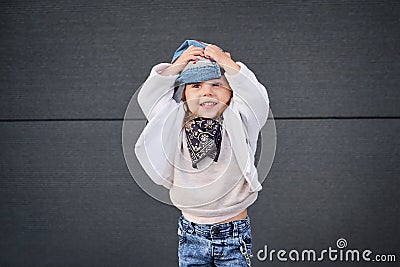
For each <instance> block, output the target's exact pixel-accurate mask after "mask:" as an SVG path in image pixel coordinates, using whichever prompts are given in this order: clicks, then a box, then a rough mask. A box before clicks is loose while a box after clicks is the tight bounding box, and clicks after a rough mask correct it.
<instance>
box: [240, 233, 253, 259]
mask: <svg viewBox="0 0 400 267" xmlns="http://www.w3.org/2000/svg"><path fill="white" fill-rule="evenodd" d="M239 240H240V252H241V253H242V255H243V257H244V258H245V259H246V263H247V266H251V260H250V259H251V258H252V257H253V253H252V246H253V244H252V240H251V235H247V234H246V235H243V236H241V237H240V238H239Z"/></svg>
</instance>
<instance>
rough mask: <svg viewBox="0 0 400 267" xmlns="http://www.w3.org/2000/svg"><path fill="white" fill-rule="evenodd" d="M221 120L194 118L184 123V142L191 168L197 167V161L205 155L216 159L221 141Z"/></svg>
mask: <svg viewBox="0 0 400 267" xmlns="http://www.w3.org/2000/svg"><path fill="white" fill-rule="evenodd" d="M221 122H222V121H221V120H217V119H205V118H195V119H193V120H191V121H189V122H187V123H186V125H185V132H186V142H187V146H188V149H189V154H190V158H191V160H192V167H193V168H196V169H197V163H198V162H199V161H201V160H202V159H204V158H205V157H210V158H213V159H214V161H215V162H217V161H218V157H219V153H220V149H221V141H222V125H221Z"/></svg>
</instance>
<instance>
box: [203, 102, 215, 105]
mask: <svg viewBox="0 0 400 267" xmlns="http://www.w3.org/2000/svg"><path fill="white" fill-rule="evenodd" d="M216 104H217V103H215V102H204V103H202V104H201V105H202V106H214V105H216Z"/></svg>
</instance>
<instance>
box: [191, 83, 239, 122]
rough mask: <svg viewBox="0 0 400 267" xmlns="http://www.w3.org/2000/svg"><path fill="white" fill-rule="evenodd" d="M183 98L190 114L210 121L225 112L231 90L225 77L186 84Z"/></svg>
mask: <svg viewBox="0 0 400 267" xmlns="http://www.w3.org/2000/svg"><path fill="white" fill-rule="evenodd" d="M184 96H185V100H186V103H187V105H188V108H189V110H190V111H191V112H192V113H194V114H195V115H196V116H198V117H202V118H210V119H211V118H215V117H216V116H217V115H219V114H221V113H222V112H223V111H224V110H225V108H226V107H227V105H228V104H229V101H230V99H231V97H232V89H231V87H230V86H229V83H228V81H227V80H226V78H225V76H221V78H219V79H213V80H208V81H205V82H199V83H192V84H186V86H185V92H184Z"/></svg>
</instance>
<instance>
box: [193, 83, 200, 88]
mask: <svg viewBox="0 0 400 267" xmlns="http://www.w3.org/2000/svg"><path fill="white" fill-rule="evenodd" d="M192 88H200V84H198V83H194V84H192Z"/></svg>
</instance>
